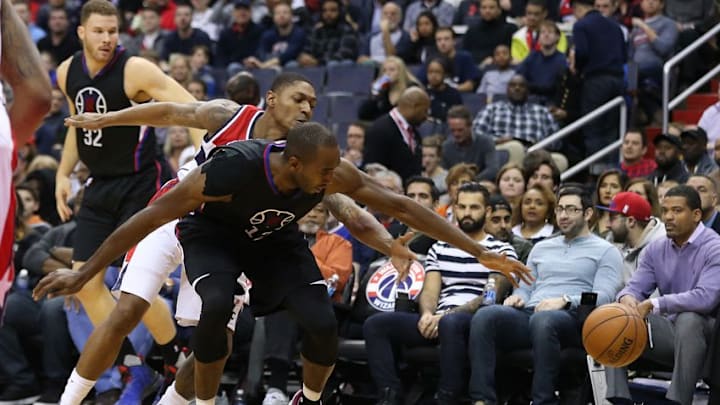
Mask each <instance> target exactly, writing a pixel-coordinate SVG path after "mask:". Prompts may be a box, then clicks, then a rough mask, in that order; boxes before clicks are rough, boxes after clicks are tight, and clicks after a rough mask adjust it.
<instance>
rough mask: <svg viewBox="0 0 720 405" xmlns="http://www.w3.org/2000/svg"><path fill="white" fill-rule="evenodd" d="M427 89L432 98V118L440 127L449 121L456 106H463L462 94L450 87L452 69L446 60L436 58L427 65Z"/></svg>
mask: <svg viewBox="0 0 720 405" xmlns="http://www.w3.org/2000/svg"><path fill="white" fill-rule="evenodd" d="M427 66H428V67H427V77H426V81H427V87H426V90H427V92H428V95H429V96H430V116H429V118H430V119H432V120H434V121H435V122H436V123H437V124H438V125H443V123H444V122H445V120H446V119H447V114H448V110H449V109H450V108H451V107H453V106H456V105H462V103H463V101H462V97H461V96H460V92H459V91H458V90H457V89H456V88H454V87H452V86H449V85H448V80H450V79H449V76H450V74H451V71H452V68H451V67H450V64H449V63H448V60H447V59H445V58H435V59H433V60H431V61H430V62H429V63H428V64H427Z"/></svg>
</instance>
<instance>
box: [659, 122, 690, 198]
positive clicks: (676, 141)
mask: <svg viewBox="0 0 720 405" xmlns="http://www.w3.org/2000/svg"><path fill="white" fill-rule="evenodd" d="M653 143H654V144H655V163H657V166H658V167H657V169H655V171H654V172H653V173H652V174H651V175H650V176H649V179H650V181H652V182H653V184H655V186H657V185H658V184H660V183H662V182H664V181H666V180H675V181H677V182H678V183H681V184H682V183H685V182H686V181H687V179H688V176H689V174H688V171H687V169H686V168H685V165H684V164H683V162H682V160H680V154H681V153H682V147H683V144H682V141H681V140H680V138H679V137H677V136H673V135H670V134H660V135H658V136H656V137H655V139H654V140H653Z"/></svg>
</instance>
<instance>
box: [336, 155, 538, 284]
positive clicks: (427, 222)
mask: <svg viewBox="0 0 720 405" xmlns="http://www.w3.org/2000/svg"><path fill="white" fill-rule="evenodd" d="M332 193H342V194H345V195H347V196H349V197H351V198H352V199H354V200H356V201H359V202H361V203H363V204H366V205H368V206H370V207H372V208H373V209H375V210H377V211H380V212H382V213H384V214H387V215H390V216H392V217H394V218H396V219H397V220H399V221H400V222H402V223H404V224H406V225H408V226H409V227H410V228H413V229H416V230H418V231H420V232H423V233H425V234H426V235H428V236H430V237H432V238H434V239H437V240H442V241H445V242H447V243H450V244H451V245H454V246H457V247H458V248H460V249H462V250H464V251H466V252H468V253H470V254H472V255H473V256H475V257H476V258H477V259H478V261H479V262H480V263H482V264H484V265H485V266H487V267H489V268H491V269H495V270H498V271H500V272H502V273H503V274H505V275H506V276H507V277H508V279H510V280H511V281H512V282H513V284H514V285H516V286H517V281H516V277H517V278H518V279H520V280H523V281H525V282H527V283H530V282H531V281H532V276H531V275H530V270H529V269H528V268H527V267H525V266H524V265H523V264H522V263H520V262H519V261H517V260H513V259H510V258H507V257H505V256H502V255H498V254H497V253H494V252H490V251H488V250H487V249H485V248H484V247H483V246H482V245H480V244H479V243H477V242H476V241H474V240H472V239H471V238H469V237H468V236H467V235H466V234H465V233H464V232H462V231H460V230H459V229H458V228H456V227H454V226H452V225H450V224H449V223H448V222H447V221H446V220H445V219H444V218H442V217H440V216H439V215H437V214H436V213H435V212H433V211H431V210H429V209H427V208H425V207H423V206H421V205H420V204H418V203H416V202H415V201H413V200H412V199H410V198H408V197H405V196H404V195H400V194H397V193H393V192H391V191H389V190H388V189H386V188H385V187H383V186H382V185H381V184H380V183H378V182H376V181H375V180H373V179H372V178H371V177H370V176H368V175H367V174H365V173H363V172H361V171H360V170H358V169H357V168H356V167H355V166H354V165H353V164H352V163H350V162H348V161H346V160H344V159H343V160H342V162H341V163H340V165H339V166H338V167H337V168H336V169H335V172H334V176H333V180H332V183H331V184H330V187H329V188H328V192H327V194H332Z"/></svg>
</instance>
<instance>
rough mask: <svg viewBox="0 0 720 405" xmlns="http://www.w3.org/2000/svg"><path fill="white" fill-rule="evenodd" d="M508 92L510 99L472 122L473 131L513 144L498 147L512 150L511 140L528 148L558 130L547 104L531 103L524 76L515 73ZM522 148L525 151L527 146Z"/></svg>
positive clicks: (500, 142)
mask: <svg viewBox="0 0 720 405" xmlns="http://www.w3.org/2000/svg"><path fill="white" fill-rule="evenodd" d="M507 95H508V101H496V102H494V103H492V104H490V105H488V106H487V107H485V108H484V109H483V110H482V111H480V112H479V113H478V115H477V116H476V117H475V120H474V121H473V134H475V135H485V136H490V137H492V138H494V139H495V144H496V145H503V144H506V143H510V144H509V145H504V146H502V147H500V148H499V149H511V148H512V147H513V146H512V142H511V141H517V142H516V143H515V145H517V143H520V144H522V146H523V147H527V146H530V145H532V144H534V143H536V142H538V141H540V140H542V139H544V138H546V137H547V136H549V135H551V134H552V133H554V132H556V131H557V130H558V125H557V123H556V122H555V120H554V119H553V117H552V115H550V111H549V110H548V109H547V107H545V106H541V105H539V104H535V103H531V102H528V87H527V81H526V80H525V78H524V77H522V76H520V75H515V76H513V78H512V79H511V80H510V84H509V85H508V88H507ZM522 151H523V152H522V153H524V148H523V149H522ZM512 159H513V157H512V153H511V161H512Z"/></svg>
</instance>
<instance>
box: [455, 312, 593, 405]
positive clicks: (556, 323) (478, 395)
mask: <svg viewBox="0 0 720 405" xmlns="http://www.w3.org/2000/svg"><path fill="white" fill-rule="evenodd" d="M578 325H579V324H578V321H577V319H576V317H575V315H574V314H573V313H571V312H568V311H564V310H556V311H543V312H537V313H534V312H533V308H527V309H516V308H512V307H506V306H503V305H493V306H490V307H483V308H480V309H479V310H478V311H477V312H476V313H475V315H474V316H473V318H472V322H471V326H470V368H471V376H470V386H469V393H470V398H472V399H473V400H474V401H485V403H486V404H496V403H497V394H496V392H495V366H496V351H503V352H511V351H515V350H523V349H532V354H533V369H534V372H533V382H532V399H533V404H535V405H546V404H557V403H559V401H558V398H557V397H556V396H555V390H556V387H557V383H558V377H559V375H560V352H561V350H562V349H563V348H565V347H582V342H581V337H580V329H579V326H578Z"/></svg>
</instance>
